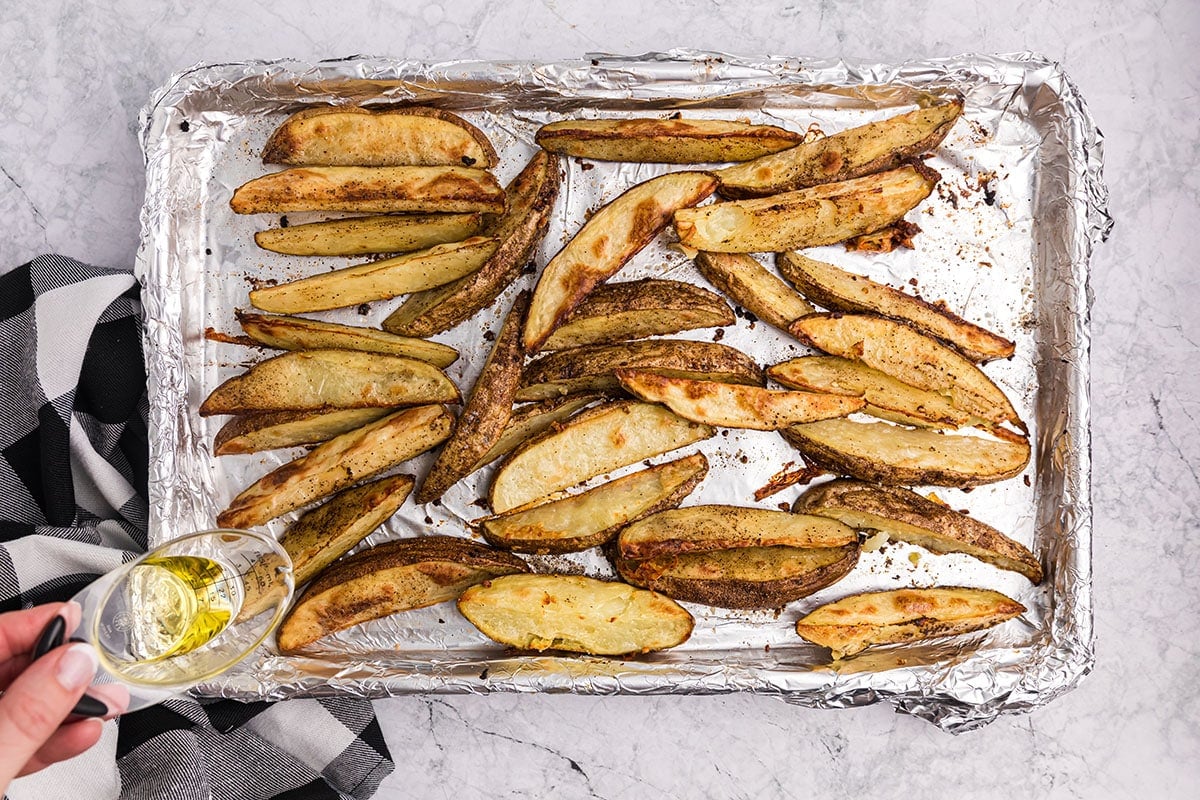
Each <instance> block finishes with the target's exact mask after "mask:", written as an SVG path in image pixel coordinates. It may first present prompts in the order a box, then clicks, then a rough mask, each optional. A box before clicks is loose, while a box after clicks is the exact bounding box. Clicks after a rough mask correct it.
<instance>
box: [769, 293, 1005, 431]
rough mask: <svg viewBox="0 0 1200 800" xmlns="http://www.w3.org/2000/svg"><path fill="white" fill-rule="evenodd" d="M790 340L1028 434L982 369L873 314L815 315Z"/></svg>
mask: <svg viewBox="0 0 1200 800" xmlns="http://www.w3.org/2000/svg"><path fill="white" fill-rule="evenodd" d="M792 334H793V335H794V336H796V337H797V338H799V339H800V340H802V341H804V342H807V343H808V344H811V345H812V346H813V347H815V348H817V349H818V350H824V351H825V352H826V353H829V354H831V355H835V356H841V357H842V358H849V359H853V360H855V361H861V362H862V363H864V364H866V365H867V366H868V367H872V368H874V369H877V370H879V371H880V372H883V373H885V374H887V375H891V376H892V377H893V378H896V379H897V380H899V381H902V382H904V383H907V384H909V385H910V386H915V387H917V388H918V389H924V390H926V391H929V392H936V393H937V394H940V395H942V396H943V397H945V398H947V399H948V400H949V401H950V404H951V405H953V406H954V407H955V408H958V409H961V410H963V411H965V412H967V413H968V414H972V415H974V416H976V417H980V418H981V419H984V420H986V421H987V422H990V423H992V424H995V425H999V424H1000V423H1003V422H1012V423H1014V424H1015V425H1017V427H1019V428H1021V429H1022V430H1023V429H1024V423H1022V422H1021V419H1020V417H1018V416H1017V412H1016V409H1014V408H1013V406H1012V403H1011V402H1010V401H1009V399H1008V397H1007V396H1005V394H1004V392H1003V391H1001V390H1000V387H998V386H997V385H996V384H994V383H992V380H991V378H989V377H988V376H987V375H985V374H984V373H983V371H982V370H980V369H979V367H977V366H976V365H975V364H973V363H972V362H971V361H970V360H968V359H966V358H964V357H963V356H962V355H960V354H959V353H958V352H957V351H955V350H952V349H951V348H949V347H947V346H945V345H944V344H942V343H940V342H938V341H937V340H935V339H932V338H930V337H928V336H926V335H925V334H923V333H919V332H917V331H915V330H913V329H912V328H910V327H909V326H907V325H905V324H904V323H901V322H895V321H893V320H890V319H885V318H884V317H877V316H874V315H871V314H811V315H809V316H807V317H802V318H801V319H798V320H796V322H795V323H793V324H792Z"/></svg>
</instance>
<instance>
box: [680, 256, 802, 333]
mask: <svg viewBox="0 0 1200 800" xmlns="http://www.w3.org/2000/svg"><path fill="white" fill-rule="evenodd" d="M695 262H696V269H698V270H700V274H701V275H703V276H704V277H705V278H706V279H707V280H708V282H709V283H711V284H712V285H713V286H716V287H717V288H718V289H720V290H721V291H722V292H724V293H725V295H726V296H727V297H729V299H730V300H732V301H733V302H735V303H737V304H738V305H739V306H741V307H742V308H744V309H746V310H747V311H749V312H750V313H751V314H753V315H754V316H756V317H758V318H759V319H761V320H762V321H763V322H766V323H767V324H768V325H774V326H775V327H776V328H779V329H780V330H783V331H786V330H788V326H789V325H791V324H792V323H793V322H794V321H796V319H798V318H799V317H803V316H805V315H806V314H811V313H813V311H814V309H813V307H812V306H811V305H809V304H808V301H806V300H805V299H804V298H803V297H801V296H800V295H799V294H797V293H796V292H795V290H793V289H792V288H791V287H790V286H788V285H787V284H786V283H784V282H783V281H781V280H779V278H777V277H775V276H774V275H773V274H771V272H770V271H768V270H767V268H766V267H764V266H763V265H762V264H759V263H758V262H757V261H756V260H755V259H754V257H753V256H748V255H746V254H745V253H708V252H703V251H702V252H700V253H697V254H696V259H695Z"/></svg>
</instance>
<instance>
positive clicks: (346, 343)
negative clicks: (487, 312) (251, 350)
mask: <svg viewBox="0 0 1200 800" xmlns="http://www.w3.org/2000/svg"><path fill="white" fill-rule="evenodd" d="M237 319H238V323H239V324H240V325H241V326H242V330H244V331H245V332H246V335H248V336H249V337H250V338H251V339H253V340H254V341H256V342H258V343H259V344H263V345H266V346H267V347H276V348H279V349H280V350H361V351H363V352H364V353H385V354H387V355H392V356H404V357H405V358H415V359H417V360H418V361H425V362H428V363H430V364H433V365H434V366H435V367H438V368H439V369H445V368H446V367H448V366H450V365H451V364H453V363H454V362H455V360H456V359H457V358H458V351H457V350H455V349H454V348H453V347H450V346H448V345H444V344H441V343H439V342H430V341H426V340H425V339H414V338H412V337H409V336H397V335H396V334H394V333H388V332H386V331H381V330H377V329H375V328H362V327H359V326H356V325H339V324H338V323H336V322H319V321H317V320H315V319H306V318H304V317H290V316H276V315H274V314H251V313H249V312H246V311H238V312H237Z"/></svg>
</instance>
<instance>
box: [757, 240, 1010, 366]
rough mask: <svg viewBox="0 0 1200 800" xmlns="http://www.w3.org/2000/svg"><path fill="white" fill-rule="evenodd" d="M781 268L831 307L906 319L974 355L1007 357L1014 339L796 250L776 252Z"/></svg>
mask: <svg viewBox="0 0 1200 800" xmlns="http://www.w3.org/2000/svg"><path fill="white" fill-rule="evenodd" d="M778 264H779V271H780V272H781V273H783V276H784V277H785V278H787V279H788V280H789V281H791V282H792V283H793V284H795V286H796V288H797V289H799V290H800V291H801V292H803V293H804V296H805V297H807V298H808V299H809V300H812V301H813V302H814V303H816V304H818V305H820V306H824V307H825V308H827V309H829V310H830V311H846V312H855V311H858V312H866V313H872V314H879V315H880V316H884V317H888V318H890V319H895V320H899V321H901V322H907V323H908V324H909V325H911V326H912V327H913V328H916V329H917V330H918V331H921V332H922V333H925V334H928V335H929V336H933V337H935V338H937V339H940V340H941V341H943V342H945V343H946V344H949V345H951V346H953V347H954V348H955V349H957V350H958V351H959V352H960V353H962V354H963V355H964V356H966V357H967V358H969V359H970V360H972V361H990V360H992V359H994V358H1008V357H1009V356H1011V355H1012V354H1013V350H1014V349H1015V345H1014V344H1013V343H1012V342H1011V341H1009V340H1008V339H1005V338H1004V337H1003V336H997V335H996V334H994V333H992V332H991V331H989V330H985V329H984V328H981V327H979V326H978V325H974V324H972V323H970V322H967V321H966V320H965V319H963V318H962V317H959V316H957V315H956V314H953V313H951V312H950V311H947V310H946V309H944V308H941V307H940V306H935V305H933V304H931V303H926V302H925V301H924V300H922V299H921V298H919V297H913V296H912V295H910V294H905V293H904V292H901V291H897V290H896V289H893V288H892V287H890V286H885V285H883V284H882V283H876V282H875V281H872V280H870V279H869V278H865V277H863V276H861V275H855V274H853V273H850V272H846V271H845V270H842V269H838V268H837V267H835V266H834V265H832V264H826V263H825V262H823V261H816V260H814V259H811V258H808V257H807V256H803V255H801V254H799V253H780V254H779V261H778Z"/></svg>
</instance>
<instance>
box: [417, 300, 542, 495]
mask: <svg viewBox="0 0 1200 800" xmlns="http://www.w3.org/2000/svg"><path fill="white" fill-rule="evenodd" d="M528 308H529V292H528V291H524V292H521V294H519V295H517V299H516V300H515V301H514V302H513V305H512V308H510V309H509V311H508V316H506V317H505V318H504V324H502V325H501V326H500V333H499V334H498V335H497V336H496V342H495V344H493V345H492V352H490V353H488V357H487V360H486V361H484V362H483V369H482V370H481V371H480V373H479V377H478V378H477V379H476V380H475V386H474V387H473V388H472V389H471V396H470V397H469V398H468V399H467V404H466V405H465V406H463V410H462V413H461V414H460V415H459V417H458V422H457V423H456V424H455V426H454V433H453V434H452V435H451V436H450V438H449V439H447V440H446V444H445V445H443V446H442V452H440V453H438V457H437V461H435V462H434V464H433V467H432V468H431V469H430V470H429V474H428V475H426V476H425V481H424V482H423V483H422V484H421V488H420V489H419V490H418V491H417V498H416V499H417V502H418V503H428V502H430V501H432V500H436V499H437V498H439V497H441V496H442V495H443V494H445V492H446V490H447V489H449V488H450V487H451V486H453V485H454V484H456V483H458V482H459V481H460V480H462V479H463V478H464V477H466V476H467V475H469V474H471V471H472V470H473V469H474V468H475V464H476V463H477V462H478V461H479V460H480V459H481V458H483V456H484V455H486V454H487V452H488V451H489V450H491V449H492V447H493V446H494V445H495V444H496V442H498V441H499V440H500V437H501V436H502V435H503V434H504V429H505V428H506V427H508V421H509V419H511V418H512V406H513V397H514V396H515V395H516V393H517V386H518V385H520V383H521V367H522V366H523V365H524V363H525V352H524V351H523V350H522V349H521V331H522V330H523V329H524V327H525V311H526V310H527V309H528Z"/></svg>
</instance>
